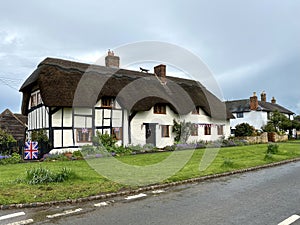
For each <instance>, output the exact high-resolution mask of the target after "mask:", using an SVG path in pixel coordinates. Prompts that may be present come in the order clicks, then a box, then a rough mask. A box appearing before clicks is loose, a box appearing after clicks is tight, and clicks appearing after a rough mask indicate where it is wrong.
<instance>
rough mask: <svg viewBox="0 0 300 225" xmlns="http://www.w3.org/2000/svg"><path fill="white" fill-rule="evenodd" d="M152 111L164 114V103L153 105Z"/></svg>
mask: <svg viewBox="0 0 300 225" xmlns="http://www.w3.org/2000/svg"><path fill="white" fill-rule="evenodd" d="M154 113H155V114H166V105H164V104H156V105H155V106H154Z"/></svg>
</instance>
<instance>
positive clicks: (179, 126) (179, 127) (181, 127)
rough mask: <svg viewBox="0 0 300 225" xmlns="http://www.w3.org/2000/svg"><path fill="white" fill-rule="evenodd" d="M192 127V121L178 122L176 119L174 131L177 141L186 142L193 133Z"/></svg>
mask: <svg viewBox="0 0 300 225" xmlns="http://www.w3.org/2000/svg"><path fill="white" fill-rule="evenodd" d="M192 129H193V126H192V123H191V122H185V121H181V122H177V121H176V120H175V119H174V120H173V129H172V132H173V133H174V134H175V138H174V139H175V142H177V143H179V142H180V143H186V142H187V140H188V139H189V137H190V135H191V132H192Z"/></svg>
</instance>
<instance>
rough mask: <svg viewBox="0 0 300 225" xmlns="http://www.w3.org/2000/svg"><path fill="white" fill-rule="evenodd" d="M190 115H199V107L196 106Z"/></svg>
mask: <svg viewBox="0 0 300 225" xmlns="http://www.w3.org/2000/svg"><path fill="white" fill-rule="evenodd" d="M192 114H200V107H199V106H196V107H195V108H194V109H193V111H192Z"/></svg>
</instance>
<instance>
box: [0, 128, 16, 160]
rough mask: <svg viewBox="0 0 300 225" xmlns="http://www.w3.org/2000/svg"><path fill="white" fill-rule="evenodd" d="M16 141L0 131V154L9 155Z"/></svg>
mask: <svg viewBox="0 0 300 225" xmlns="http://www.w3.org/2000/svg"><path fill="white" fill-rule="evenodd" d="M16 142H17V141H16V140H15V139H14V137H13V136H12V135H11V134H8V133H7V132H5V131H4V130H2V129H0V153H2V154H11V152H12V150H13V149H12V146H13V145H14V144H16Z"/></svg>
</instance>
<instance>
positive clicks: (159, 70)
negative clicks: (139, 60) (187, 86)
mask: <svg viewBox="0 0 300 225" xmlns="http://www.w3.org/2000/svg"><path fill="white" fill-rule="evenodd" d="M154 74H156V76H158V78H159V79H160V80H161V82H162V83H165V82H166V65H163V64H160V65H158V66H155V67H154Z"/></svg>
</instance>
